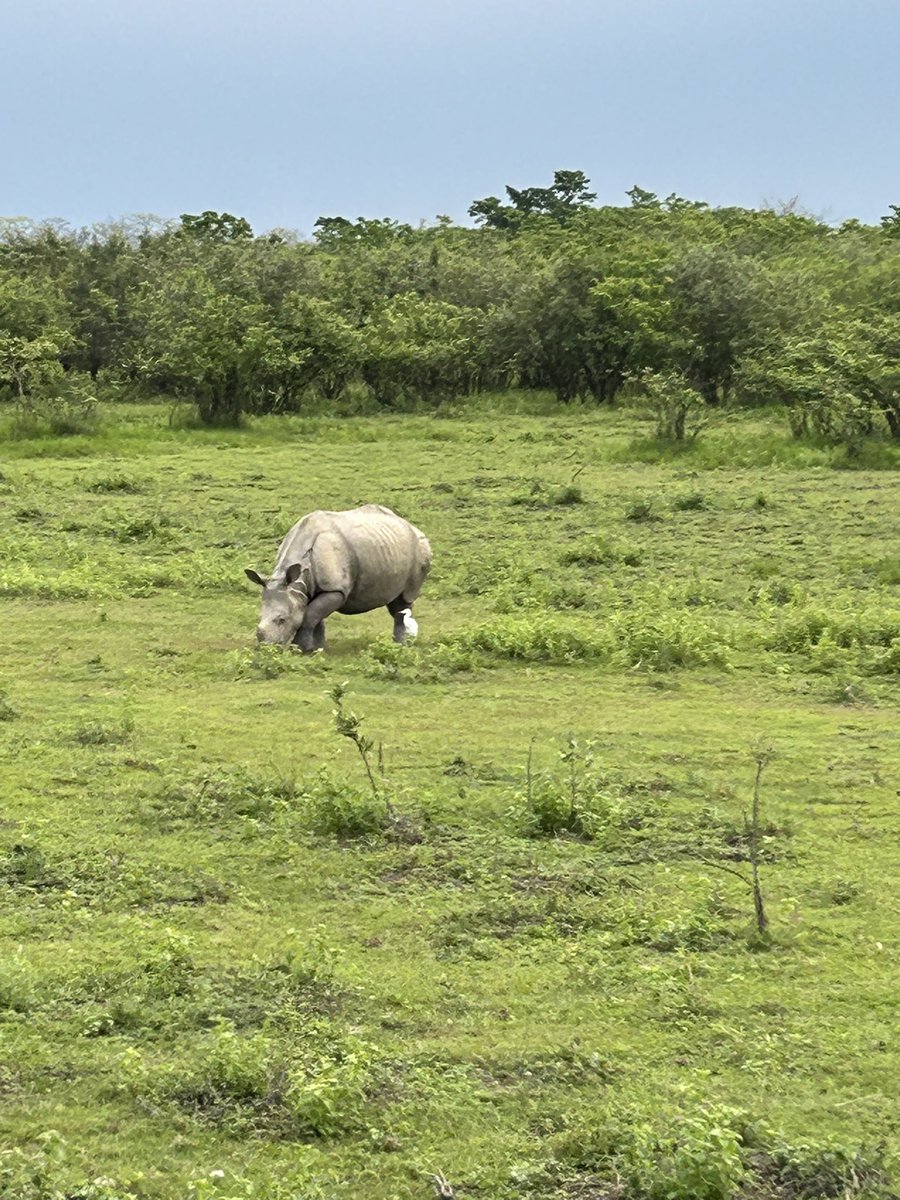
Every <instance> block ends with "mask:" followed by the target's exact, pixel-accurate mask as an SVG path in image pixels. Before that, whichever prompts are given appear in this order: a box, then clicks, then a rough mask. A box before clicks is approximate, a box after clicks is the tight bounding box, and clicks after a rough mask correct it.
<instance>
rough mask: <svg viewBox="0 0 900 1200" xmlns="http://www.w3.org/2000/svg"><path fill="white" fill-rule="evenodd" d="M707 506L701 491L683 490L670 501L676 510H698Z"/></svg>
mask: <svg viewBox="0 0 900 1200" xmlns="http://www.w3.org/2000/svg"><path fill="white" fill-rule="evenodd" d="M707 506H708V505H707V499H706V497H705V496H704V494H703V493H702V492H684V493H683V494H682V495H680V496H676V497H675V498H674V500H673V501H672V507H673V508H674V509H675V511H676V512H699V511H700V510H701V509H704V508H706V507H707Z"/></svg>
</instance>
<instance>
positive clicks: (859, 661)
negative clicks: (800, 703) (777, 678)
mask: <svg viewBox="0 0 900 1200" xmlns="http://www.w3.org/2000/svg"><path fill="white" fill-rule="evenodd" d="M764 644H765V646H766V648H767V649H769V650H781V651H784V652H786V653H788V654H802V655H804V656H805V657H806V659H807V661H808V662H809V665H810V669H811V670H813V671H816V672H819V673H822V674H831V673H832V672H834V671H836V670H837V671H841V672H845V673H851V672H854V671H856V672H857V673H859V674H865V675H897V674H900V612H897V611H892V610H890V609H863V610H861V611H855V612H851V611H843V612H829V611H827V610H824V609H820V608H812V607H800V606H793V605H791V606H789V607H787V608H786V610H785V612H784V615H783V616H782V618H781V620H780V622H779V624H778V626H777V627H776V628H775V630H774V631H773V632H772V633H770V634H769V635H768V637H767V638H766V639H765V643H764Z"/></svg>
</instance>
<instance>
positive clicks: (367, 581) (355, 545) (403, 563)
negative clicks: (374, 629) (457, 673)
mask: <svg viewBox="0 0 900 1200" xmlns="http://www.w3.org/2000/svg"><path fill="white" fill-rule="evenodd" d="M430 568H431V547H430V546H429V544H428V539H427V538H426V537H425V535H424V534H423V533H422V532H421V530H419V529H416V527H415V525H411V524H410V523H409V521H405V520H404V519H403V517H398V516H397V514H396V513H395V512H392V511H391V510H390V509H389V508H384V507H383V506H382V505H381V504H363V505H362V507H361V508H351V509H348V510H347V511H346V512H313V513H310V514H309V516H306V517H303V519H302V520H300V521H298V522H297V524H296V525H295V526H294V527H293V529H291V530H290V531H289V532H288V533H287V535H286V536H285V539H284V541H283V542H282V543H281V546H280V548H279V550H278V558H277V559H276V561H275V570H274V571H273V573H272V574H271V575H270V577H269V578H268V579H263V578H262V576H260V575H258V574H257V573H256V571H251V570H248V571H247V572H246V574H247V578H248V579H251V580H252V581H253V582H254V583H258V584H259V586H260V587H261V588H262V589H263V594H262V611H261V612H260V616H259V625H258V626H257V628H256V637H257V640H258V641H260V642H276V643H279V644H281V645H287V644H288V643H289V642H298V643H299V645H300V648H301V650H303V652H304V653H309V652H310V651H311V650H322V649H324V647H325V618H326V617H328V616H330V615H331V614H332V613H333V612H342V613H364V612H370V611H371V610H372V609H373V608H381V607H382V605H384V606H385V607H386V608H387V610H388V612H389V613H390V614H391V616H392V617H393V618H394V641H395V642H403V641H405V639H406V635H407V634H412V635H415V634H416V633H417V632H418V626H417V625H416V622H415V621H414V620H413V618H412V606H413V602H414V601H415V600H416V599H417V597H418V595H419V593H420V592H421V590H422V585H423V584H424V582H425V577H426V576H427V575H428V571H429V569H430Z"/></svg>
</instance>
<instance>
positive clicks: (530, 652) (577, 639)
mask: <svg viewBox="0 0 900 1200" xmlns="http://www.w3.org/2000/svg"><path fill="white" fill-rule="evenodd" d="M442 644H443V645H446V646H453V647H455V648H456V649H457V650H462V651H469V650H477V651H481V652H483V653H485V654H490V655H493V656H494V657H496V658H507V659H522V660H525V661H527V662H548V663H565V662H581V661H589V660H594V661H604V660H606V659H608V658H609V657H610V655H611V654H612V651H613V644H612V641H611V639H610V638H609V637H608V635H607V634H605V633H603V632H600V633H593V632H587V631H582V630H579V629H576V628H574V627H572V626H568V625H563V624H561V623H559V622H558V621H555V620H554V619H553V618H550V617H541V618H540V619H526V618H521V617H498V618H497V619H495V620H493V621H489V622H485V623H484V624H483V625H477V626H475V628H474V629H470V630H467V631H466V632H465V633H458V634H453V635H451V636H450V637H447V638H445V639H443V643H442Z"/></svg>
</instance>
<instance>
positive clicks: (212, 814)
mask: <svg viewBox="0 0 900 1200" xmlns="http://www.w3.org/2000/svg"><path fill="white" fill-rule="evenodd" d="M299 795H300V790H299V788H298V787H297V784H296V783H295V782H294V780H293V779H291V778H274V779H273V778H269V779H266V778H257V777H255V776H252V775H250V774H249V772H247V771H246V770H244V769H243V768H240V767H224V766H219V767H208V768H206V769H205V770H203V771H200V772H199V773H198V774H196V775H195V776H194V777H193V778H191V779H188V780H185V781H183V782H180V781H177V780H169V781H167V782H166V783H165V784H164V785H163V787H162V789H161V790H160V792H159V793H158V794H157V795H156V796H154V797H153V800H152V808H153V810H154V812H155V814H156V815H157V816H158V817H161V818H163V820H164V821H165V820H166V819H169V820H176V821H184V820H187V821H192V822H193V821H199V822H203V823H208V822H213V823H215V822H219V821H223V820H234V819H235V818H238V817H250V818H255V819H263V820H266V819H269V818H271V817H272V816H273V815H274V814H275V813H276V812H278V811H281V810H284V809H291V808H293V807H294V806H295V805H296V803H297V800H298V797H299Z"/></svg>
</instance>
